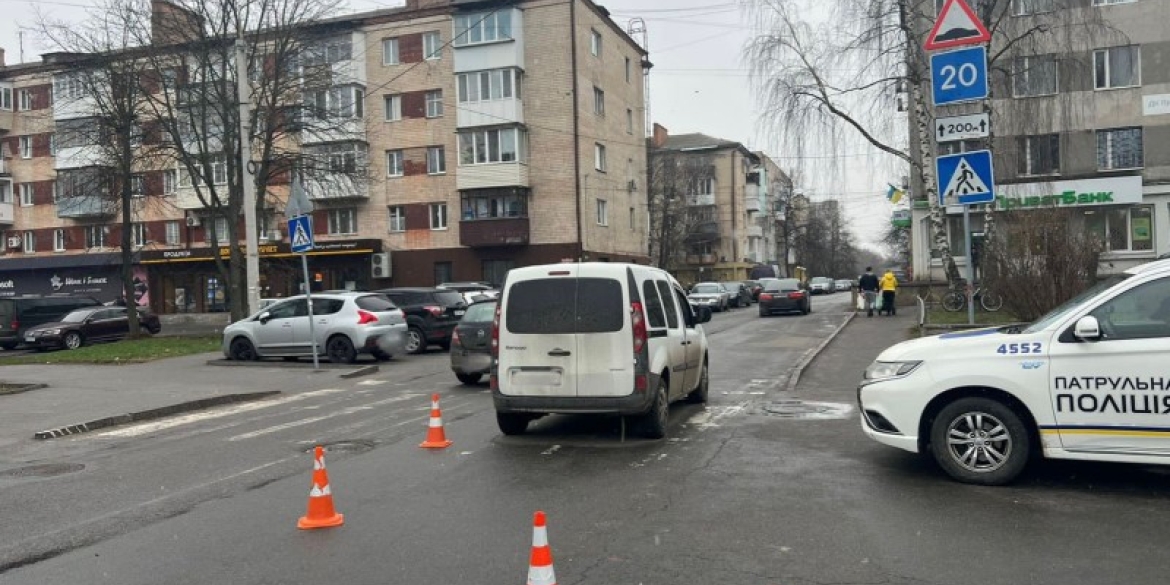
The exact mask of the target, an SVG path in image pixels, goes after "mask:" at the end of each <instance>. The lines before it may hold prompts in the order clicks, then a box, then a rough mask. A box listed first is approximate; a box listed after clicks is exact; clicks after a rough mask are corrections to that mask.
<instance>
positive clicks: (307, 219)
mask: <svg viewBox="0 0 1170 585" xmlns="http://www.w3.org/2000/svg"><path fill="white" fill-rule="evenodd" d="M288 239H289V241H290V242H291V244H290V245H289V247H290V248H292V251H293V253H296V254H303V253H305V252H308V251H310V250H312V249H313V216H311V215H298V216H296V217H294V218H291V219H289V220H288Z"/></svg>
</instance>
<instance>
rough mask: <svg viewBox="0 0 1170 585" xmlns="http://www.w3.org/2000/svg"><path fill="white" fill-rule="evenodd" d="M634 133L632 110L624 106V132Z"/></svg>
mask: <svg viewBox="0 0 1170 585" xmlns="http://www.w3.org/2000/svg"><path fill="white" fill-rule="evenodd" d="M633 133H634V110H631V109H630V108H626V134H633Z"/></svg>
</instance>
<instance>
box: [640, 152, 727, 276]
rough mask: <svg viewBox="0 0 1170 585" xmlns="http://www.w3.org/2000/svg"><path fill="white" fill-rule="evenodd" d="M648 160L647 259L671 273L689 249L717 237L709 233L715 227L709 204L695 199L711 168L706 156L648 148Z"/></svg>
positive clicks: (710, 204) (711, 165) (710, 176)
mask: <svg viewBox="0 0 1170 585" xmlns="http://www.w3.org/2000/svg"><path fill="white" fill-rule="evenodd" d="M648 160H649V166H648V176H649V179H648V180H649V183H650V188H649V195H650V237H649V240H650V257H651V258H652V259H654V261H655V262H656V263H657V265H658V267H660V268H663V269H666V270H675V269H677V268H678V267H679V266H678V264H679V262H680V260H682V259H683V258H684V257H685V256H686V255H687V251H688V249H689V248H688V247H689V245H691V244H694V243H697V242H702V241H709V240H705V238H715V237H717V236H718V233H717V230H712V229H710V226H711V225H715V226H717V225H718V218H717V217H715V215H714V210H715V206H714V204H713V201H712V202H711V203H708V202H706V201H703V200H702V199H701V198H700V196H699V193H701V192H703V191H704V189H703V185H704V184H705V183H704V182H706V181H710V180H712V179H714V177H715V167H714V164H713V163H712V161H711V158H710V157H709V156H707V155H704V154H688V153H683V152H679V151H675V150H669V149H654V148H652V149H651V150H650V153H649V156H648ZM708 215H709V216H710V217H708Z"/></svg>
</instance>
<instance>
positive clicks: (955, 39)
mask: <svg viewBox="0 0 1170 585" xmlns="http://www.w3.org/2000/svg"><path fill="white" fill-rule="evenodd" d="M990 41H991V33H990V32H989V31H988V30H987V27H986V26H984V25H983V22H982V21H981V20H979V16H978V15H977V14H975V11H974V10H971V7H970V6H968V5H967V2H966V1H965V0H946V3H944V4H943V7H942V9H941V10H939V11H938V20H937V21H935V23H934V28H933V29H931V30H930V36H928V37H926V50H927V51H937V50H940V49H950V48H952V47H962V46H964V45H978V44H981V43H987V42H990Z"/></svg>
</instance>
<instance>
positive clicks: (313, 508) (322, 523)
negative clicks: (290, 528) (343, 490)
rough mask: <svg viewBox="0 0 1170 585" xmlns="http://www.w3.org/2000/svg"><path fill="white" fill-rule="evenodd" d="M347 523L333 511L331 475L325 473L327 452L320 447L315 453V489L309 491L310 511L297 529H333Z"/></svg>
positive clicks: (299, 522)
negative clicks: (330, 485) (330, 487)
mask: <svg viewBox="0 0 1170 585" xmlns="http://www.w3.org/2000/svg"><path fill="white" fill-rule="evenodd" d="M344 523H345V517H344V516H343V515H341V514H338V513H337V511H336V510H334V509H333V491H332V490H330V489H329V474H328V473H325V450H324V449H322V448H321V447H320V446H318V447H317V449H316V450H315V451H314V452H313V489H311V490H309V511H308V512H307V513H306V514H305V515H304V516H303V517H301V519H300V520H297V528H300V529H301V530H309V529H312V528H331V527H333V526H341V525H342V524H344Z"/></svg>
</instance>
